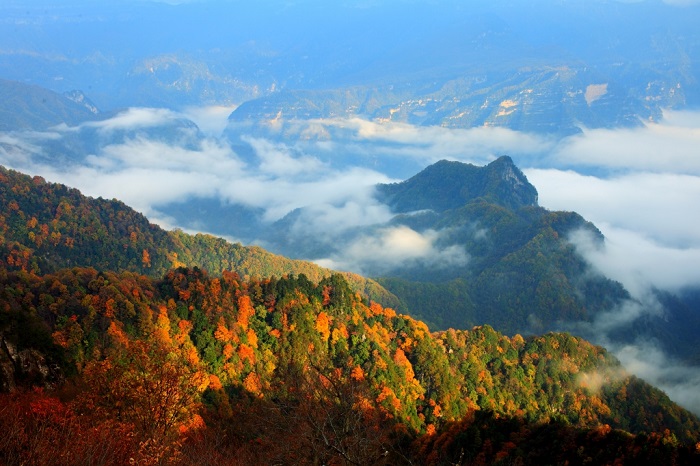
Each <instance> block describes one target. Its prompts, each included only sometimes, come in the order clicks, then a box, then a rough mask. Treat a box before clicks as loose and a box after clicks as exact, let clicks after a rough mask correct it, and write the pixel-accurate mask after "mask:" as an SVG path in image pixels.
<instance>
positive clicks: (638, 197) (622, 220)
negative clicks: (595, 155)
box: [524, 169, 700, 249]
mask: <svg viewBox="0 0 700 466" xmlns="http://www.w3.org/2000/svg"><path fill="white" fill-rule="evenodd" d="M524 173H525V174H526V176H527V177H528V179H529V180H530V182H531V183H533V184H534V185H535V186H536V187H537V191H538V193H539V202H540V205H542V206H544V207H546V208H548V209H552V210H567V211H576V212H578V213H579V214H581V215H582V216H583V217H584V218H586V219H587V220H590V221H592V222H593V223H595V224H596V225H597V226H598V227H600V226H601V225H604V224H607V225H610V226H611V227H613V228H620V229H626V230H630V231H636V232H638V233H639V234H640V235H642V236H647V237H649V238H651V239H653V240H654V241H656V242H658V243H659V244H662V245H666V246H673V247H676V248H681V249H683V248H688V247H700V217H698V216H695V215H691V213H692V212H695V211H696V210H697V202H698V201H697V200H698V199H700V176H694V175H684V174H673V173H650V172H641V173H629V174H624V175H619V176H613V177H609V178H600V177H596V176H590V175H582V174H579V173H576V172H574V171H571V170H569V171H562V170H557V169H526V170H524Z"/></svg>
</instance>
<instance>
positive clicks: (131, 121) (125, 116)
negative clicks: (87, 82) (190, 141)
mask: <svg viewBox="0 0 700 466" xmlns="http://www.w3.org/2000/svg"><path fill="white" fill-rule="evenodd" d="M178 118H180V116H179V115H178V114H177V113H175V112H173V111H171V110H168V109H165V108H142V107H135V108H129V109H127V110H124V111H122V112H120V113H118V114H116V115H115V116H114V117H112V118H107V119H105V120H98V121H88V122H84V123H81V124H80V125H78V126H67V125H66V124H65V123H61V124H60V125H57V126H55V127H54V128H53V129H55V130H56V131H80V130H81V129H83V128H96V129H97V130H99V131H102V132H110V131H118V130H129V129H141V128H150V127H154V126H160V125H163V124H166V123H169V122H172V121H174V120H177V119H178Z"/></svg>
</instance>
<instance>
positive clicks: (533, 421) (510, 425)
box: [0, 268, 700, 464]
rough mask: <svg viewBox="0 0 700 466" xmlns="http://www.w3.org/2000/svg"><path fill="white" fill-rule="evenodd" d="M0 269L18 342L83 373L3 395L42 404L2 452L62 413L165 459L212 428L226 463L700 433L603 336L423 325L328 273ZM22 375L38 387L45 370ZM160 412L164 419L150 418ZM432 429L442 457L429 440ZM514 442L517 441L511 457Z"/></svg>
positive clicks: (10, 423)
mask: <svg viewBox="0 0 700 466" xmlns="http://www.w3.org/2000/svg"><path fill="white" fill-rule="evenodd" d="M0 280H1V281H2V290H3V291H2V295H1V296H0V298H1V299H0V302H2V306H3V307H2V310H0V312H1V316H2V324H3V325H2V333H3V338H4V340H5V341H6V342H10V343H12V344H13V345H14V347H15V348H16V350H17V351H18V352H20V353H21V352H26V351H28V350H29V351H36V350H40V351H41V352H42V354H43V356H44V357H45V359H46V364H47V365H49V366H54V365H58V366H60V367H61V368H62V369H63V371H64V373H65V374H67V375H68V376H69V379H70V380H73V381H74V382H73V383H78V385H77V386H75V387H74V388H72V389H71V390H70V391H69V392H66V393H64V394H63V395H61V397H62V398H61V399H62V400H63V401H60V400H58V399H55V398H53V396H52V395H50V394H49V393H47V394H42V393H39V394H26V395H22V392H21V391H20V392H15V395H10V396H7V395H4V396H3V398H2V399H1V400H2V402H0V409H4V410H8V409H21V406H22V404H23V403H28V406H29V407H31V408H30V409H31V410H34V411H31V410H30V411H29V412H28V413H34V412H35V410H37V409H39V407H41V409H43V410H44V411H43V412H44V415H45V416H47V417H44V418H35V419H34V420H32V418H31V416H32V414H22V413H24V411H19V412H17V413H14V414H15V415H14V416H9V415H8V416H3V417H2V419H3V421H2V422H3V423H4V425H5V426H7V427H8V429H6V430H5V431H6V432H11V433H12V435H11V436H10V437H8V438H7V440H6V442H5V443H4V444H2V445H0V458H1V457H3V456H2V455H8V454H11V453H12V448H13V447H14V446H16V445H17V444H18V443H19V444H21V442H22V440H21V439H22V437H19V436H18V435H17V434H15V433H16V432H18V428H20V427H21V428H22V429H27V428H33V427H32V426H36V427H41V426H44V428H46V427H48V428H49V429H48V430H47V432H49V433H48V434H46V435H45V438H44V439H43V440H44V441H51V440H52V439H55V438H60V435H63V433H62V432H61V431H60V429H58V431H57V430H54V429H55V428H56V427H57V426H60V425H61V423H65V424H66V425H69V426H70V427H71V428H73V429H78V428H79V427H78V426H75V425H73V424H72V421H71V419H72V418H71V416H72V415H73V414H72V413H74V412H75V413H76V414H77V415H80V416H82V419H83V421H82V422H84V423H85V422H88V423H89V424H88V425H93V426H94V429H95V430H94V431H93V433H92V434H89V435H85V436H84V437H82V441H83V442H86V443H87V445H90V446H92V447H93V448H94V447H95V445H92V444H91V443H90V442H95V441H97V440H99V436H100V435H103V434H105V433H106V431H111V430H114V429H116V430H114V432H113V436H111V437H110V439H111V440H109V441H108V442H104V443H102V444H101V445H102V446H101V448H114V449H117V448H121V449H126V450H127V451H128V450H129V449H132V448H133V446H132V445H131V444H130V443H129V442H130V441H133V440H129V439H130V438H132V437H129V436H128V435H127V434H128V432H132V434H131V435H135V436H136V437H135V438H136V439H141V440H142V441H147V440H150V441H151V442H158V445H160V446H159V447H157V448H156V446H155V445H153V444H151V445H150V446H148V445H147V446H146V447H144V448H142V449H141V451H139V453H138V454H139V455H141V456H140V457H141V458H144V459H149V460H152V459H153V458H154V457H155V458H157V460H158V462H160V464H162V463H168V461H173V460H174V459H176V458H177V457H176V456H172V457H168V455H172V454H173V452H175V451H177V452H179V453H180V454H182V453H183V451H184V454H187V455H201V451H200V450H198V449H203V450H204V451H206V452H207V453H208V454H211V451H209V450H207V449H208V448H211V447H212V445H211V444H208V443H207V442H211V441H212V440H213V438H211V436H222V435H224V436H225V437H226V438H227V439H228V442H227V443H223V444H221V445H220V447H218V453H217V455H220V456H219V458H220V459H219V461H223V458H227V457H228V458H232V457H231V456H227V455H241V454H243V455H246V456H245V457H246V458H247V460H245V461H246V462H248V463H249V464H250V463H254V464H262V463H269V462H271V461H279V460H283V459H286V460H290V459H291V458H296V459H295V460H294V462H298V463H302V464H312V463H313V462H314V461H316V460H319V459H321V460H323V459H325V460H329V459H332V458H341V459H342V458H345V457H348V458H352V459H353V462H354V461H359V460H364V461H370V462H379V464H397V463H399V464H400V463H406V464H408V463H407V461H406V459H407V458H408V457H411V458H413V460H414V461H419V462H420V463H423V462H430V461H427V459H426V457H431V456H433V455H437V457H438V458H442V461H443V462H444V461H446V460H447V459H448V458H449V460H450V461H452V462H454V461H456V460H457V459H458V458H459V455H460V451H461V450H464V452H466V454H468V455H469V456H473V457H476V456H477V455H478V454H480V453H481V454H485V455H495V454H496V453H499V452H500V451H501V450H503V454H506V455H507V456H512V458H513V459H515V458H517V457H518V456H523V457H524V458H527V456H528V455H532V454H535V453H537V454H543V453H544V452H543V451H542V450H541V449H540V448H541V447H540V448H533V447H532V446H530V447H525V444H526V443H527V442H530V441H531V440H529V439H530V436H531V435H535V437H537V436H539V435H540V434H538V433H536V432H537V430H536V429H537V428H538V427H537V426H541V425H543V424H545V425H546V424H550V425H551V426H552V427H551V429H552V430H553V431H554V432H555V434H554V435H556V432H559V431H561V432H562V433H564V432H565V431H566V429H567V427H565V426H570V428H571V429H578V430H579V431H580V432H582V433H584V434H583V435H584V436H583V437H579V438H576V437H574V438H570V439H569V440H568V441H569V442H572V443H573V444H574V445H576V446H584V445H586V446H588V445H589V443H594V442H592V441H591V440H590V439H591V435H592V434H593V433H594V432H595V434H594V435H595V436H594V437H593V438H596V439H600V438H606V445H605V446H604V448H603V449H602V450H601V452H599V453H602V452H606V454H607V455H611V454H612V455H619V454H621V453H620V450H622V451H625V452H627V450H629V453H625V454H629V455H630V456H631V457H634V456H633V451H634V446H635V445H637V442H636V441H635V442H631V443H628V442H629V441H630V439H634V438H635V437H634V436H630V434H624V435H622V436H621V435H620V434H619V433H617V432H616V431H611V430H610V428H611V427H612V428H613V429H624V430H625V431H629V432H632V433H635V434H637V435H639V437H638V441H639V442H643V444H645V445H646V442H647V440H644V439H649V438H652V439H653V438H655V437H654V435H658V437H656V438H657V439H658V440H657V442H658V444H656V445H655V444H654V443H653V442H652V444H649V445H646V446H645V449H646V450H645V451H643V452H641V453H640V452H639V451H637V452H636V453H634V454H635V455H641V457H645V456H647V455H649V454H654V455H671V457H677V456H678V455H681V454H688V452H690V450H688V452H686V453H683V451H685V450H683V448H685V447H683V445H687V444H688V442H691V443H692V442H696V441H698V439H699V438H700V437H699V435H700V434H699V433H700V422H699V421H698V419H697V418H696V417H695V416H694V415H692V414H690V413H688V412H687V411H685V410H683V409H681V408H679V407H678V406H677V405H675V404H673V403H672V402H671V401H670V400H669V399H668V397H666V395H664V394H663V393H662V392H660V391H659V390H657V389H655V388H653V387H651V386H649V385H648V384H646V383H645V382H643V381H641V380H639V379H637V378H635V377H633V376H630V375H629V374H627V373H626V372H625V371H624V369H623V368H621V367H620V365H619V363H618V362H617V361H616V360H615V358H613V357H612V356H611V355H609V354H608V353H606V352H605V350H604V349H602V348H600V347H596V346H593V345H591V344H589V343H587V342H586V341H584V340H582V339H580V338H577V337H573V336H571V335H568V334H554V333H552V334H547V335H543V336H540V337H532V338H528V339H524V338H522V337H520V336H519V335H516V336H514V337H512V338H508V337H506V336H504V335H502V334H500V333H498V332H496V331H494V330H493V329H492V328H490V327H488V326H485V327H478V328H474V329H473V330H471V331H454V330H450V331H447V332H441V333H437V334H430V333H429V332H428V329H427V327H426V326H425V325H424V324H423V323H421V322H419V321H416V320H414V319H411V318H410V317H407V316H402V315H399V314H396V312H394V311H393V310H391V309H390V308H383V307H382V306H380V305H378V304H375V303H366V302H363V301H361V300H359V299H358V297H357V295H355V294H353V293H352V292H351V291H350V289H349V287H348V285H347V284H346V283H345V282H344V280H343V279H342V277H340V276H338V275H335V276H332V277H330V278H327V279H324V280H323V281H322V282H321V283H319V284H314V283H312V282H310V281H309V280H308V279H306V278H305V277H304V276H299V277H292V276H290V277H287V278H282V279H279V280H277V279H263V280H252V281H244V280H241V279H240V278H239V277H238V276H237V275H236V274H234V273H224V274H223V276H222V277H220V278H214V277H210V276H208V274H206V272H204V271H201V270H197V269H194V270H193V269H185V268H179V269H177V270H173V271H170V272H168V273H167V274H166V275H165V276H164V277H163V278H162V279H159V280H154V279H150V278H148V277H145V276H142V275H137V274H133V273H130V272H124V273H120V274H119V273H114V272H97V271H96V270H94V269H89V268H88V269H85V268H73V269H66V270H61V271H58V272H56V273H53V274H48V275H45V276H41V277H40V276H36V275H33V274H29V273H27V272H24V271H16V272H7V271H2V276H1V277H0ZM3 357H7V356H6V355H5V354H3ZM21 375H22V376H24V379H21V378H20V379H19V380H20V381H21V382H24V383H27V382H35V383H36V382H41V379H40V378H38V377H37V375H38V374H37V373H31V372H25V373H22V374H21ZM49 382H53V383H54V384H57V383H60V381H57V380H55V379H54V380H49ZM154 407H155V408H154ZM25 409H26V408H25ZM151 409H156V411H151ZM161 411H162V412H163V413H167V415H166V414H164V415H163V416H164V417H161V415H160V414H152V413H159V412H161ZM6 414H9V412H6ZM28 416H29V417H28ZM475 416H476V419H480V420H479V421H478V423H477V424H474V422H475ZM40 419H44V420H43V421H39V420H40ZM489 419H491V420H489ZM499 419H500V420H504V421H505V420H510V421H506V422H505V424H503V425H499V422H501V421H499ZM482 422H483V423H484V424H483V425H482V424H481V423H482ZM23 423H28V424H27V425H24V424H23ZM608 424H609V427H606V426H607V425H608ZM205 425H206V426H207V427H206V430H203V429H204V426H205ZM341 426H344V427H341ZM36 427H34V428H36ZM530 429H535V431H534V432H535V433H534V434H533V433H532V431H531V430H530ZM666 429H668V430H666ZM479 431H480V432H482V433H481V434H478V435H477V434H476V433H475V432H479ZM664 431H665V432H666V433H665V434H664ZM207 432H208V433H207ZM460 432H462V433H461V434H460ZM496 432H501V433H500V434H496ZM586 432H588V433H587V434H585V433H586ZM653 432H658V433H659V434H653ZM550 433H552V432H551V431H550ZM642 433H644V434H642ZM438 434H439V435H444V437H443V440H442V442H443V443H446V444H448V445H451V446H450V451H449V452H447V451H443V452H438V451H437V450H434V449H435V448H436V447H435V446H432V447H430V445H431V444H432V442H433V440H432V439H433V438H434V436H435V435H438ZM487 435H492V436H493V437H491V441H490V442H489V445H487V444H486V442H487V441H488V440H487V438H488V437H487ZM500 435H505V437H499V436H500ZM566 435H571V433H569V434H566ZM608 435H610V436H608ZM94 436H98V438H95V437H94ZM177 438H180V439H181V441H185V442H186V445H187V447H186V448H184V450H183V447H182V445H181V444H178V442H177V441H176V440H175V439H177ZM499 438H500V439H501V440H499ZM324 439H325V440H324ZM447 439H449V440H447ZM526 439H528V440H526ZM521 442H522V443H523V447H525V450H521V449H518V450H513V449H514V448H515V447H518V448H520V445H519V444H520V443H521ZM610 443H611V444H612V445H613V446H614V447H611V446H610ZM511 444H512V445H511ZM59 445H61V444H60V443H59ZM81 445H83V444H73V448H74V449H75V451H73V455H76V456H75V457H80V455H82V454H85V453H86V452H85V451H81V450H80V448H81ZM53 448H54V449H57V448H58V447H56V446H54V447H53ZM491 448H495V450H490V449H491ZM592 450H593V451H595V449H592ZM431 452H432V453H431ZM464 452H462V454H464ZM29 453H37V452H35V451H34V450H32V449H28V450H27V453H26V454H29ZM40 453H41V452H38V453H37V454H40ZM499 454H500V453H499ZM549 454H553V453H552V452H550V453H549ZM557 454H564V452H557ZM590 454H591V453H589V455H590ZM161 455H164V456H161ZM445 455H447V456H445ZM386 456H388V458H385V457H386ZM6 457H7V456H6ZM189 458H190V461H192V460H193V459H196V458H197V456H190V457H189ZM35 459H36V458H35ZM184 461H185V463H187V461H188V460H187V459H185V460H184ZM443 462H437V463H432V464H444V463H443ZM10 464H14V463H10ZM212 464H222V463H212Z"/></svg>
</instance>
